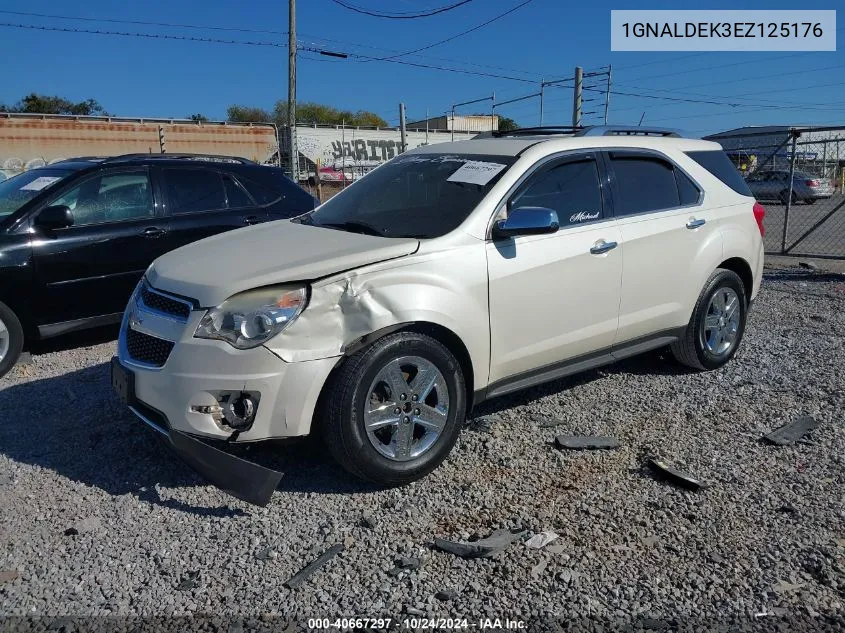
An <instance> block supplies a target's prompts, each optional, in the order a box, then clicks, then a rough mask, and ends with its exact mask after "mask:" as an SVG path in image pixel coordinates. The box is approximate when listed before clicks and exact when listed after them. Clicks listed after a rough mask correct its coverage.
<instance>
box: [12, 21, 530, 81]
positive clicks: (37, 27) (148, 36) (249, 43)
mask: <svg viewBox="0 0 845 633" xmlns="http://www.w3.org/2000/svg"><path fill="white" fill-rule="evenodd" d="M0 27H8V28H16V29H29V30H35V31H57V32H61V33H82V34H87V35H112V36H120V37H138V38H145V39H153V40H179V41H187V42H203V43H211V44H233V45H243V46H265V47H273V48H287V47H288V46H287V44H282V43H279V42H266V41H247V40H224V39H218V38H210V37H192V36H188V35H165V34H159V33H134V32H126V31H104V30H94V29H71V28H65V27H60V26H40V25H36V24H14V23H11V22H0ZM297 48H298V50H301V51H307V52H312V53H325V51H322V50H320V49H319V48H316V47H309V46H298V47H297ZM347 56H348V57H350V58H354V59H362V60H367V61H386V62H389V63H392V64H402V65H404V66H412V67H415V68H429V69H432V70H441V71H444V72H452V73H459V74H464V75H475V76H478V77H492V78H495V79H506V80H508V81H519V82H522V83H529V84H536V83H537V82H536V81H534V80H532V79H525V78H523V77H512V76H509V75H501V74H495V73H486V72H481V71H475V70H468V69H465V68H449V67H446V66H437V65H434V64H423V63H418V62H411V61H408V60H402V59H380V58H378V57H372V56H369V55H361V54H358V53H348V54H347Z"/></svg>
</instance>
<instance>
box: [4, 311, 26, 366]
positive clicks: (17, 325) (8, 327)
mask: <svg viewBox="0 0 845 633" xmlns="http://www.w3.org/2000/svg"><path fill="white" fill-rule="evenodd" d="M22 349H23V328H22V327H21V322H20V321H19V320H18V317H17V316H15V313H14V312H12V310H11V309H10V308H9V306H7V305H6V304H5V303H3V302H2V301H0V378H2V377H3V376H5V375H6V374H7V373H9V370H10V369H11V368H12V367H14V366H15V363H17V362H18V358H20V355H21V350H22Z"/></svg>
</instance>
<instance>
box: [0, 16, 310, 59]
mask: <svg viewBox="0 0 845 633" xmlns="http://www.w3.org/2000/svg"><path fill="white" fill-rule="evenodd" d="M0 26H5V27H9V28H15V29H29V30H33V31H58V32H61V33H86V34H89V35H119V36H121V37H142V38H147V39H153V40H182V41H186V42H204V43H208V44H242V45H244V46H271V47H274V48H287V47H288V46H287V44H280V43H279V42H259V41H245V40H223V39H218V38H213V37H192V36H190V35H165V34H163V33H130V32H124V31H102V30H94V29H70V28H65V27H61V26H40V25H38V24H14V23H11V22H0ZM314 52H319V51H318V50H315V51H314Z"/></svg>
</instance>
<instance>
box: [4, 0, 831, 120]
mask: <svg viewBox="0 0 845 633" xmlns="http://www.w3.org/2000/svg"><path fill="white" fill-rule="evenodd" d="M524 1H525V0H472V1H470V2H467V3H466V4H464V5H463V6H460V7H458V8H456V9H454V10H451V11H447V12H444V13H441V14H439V15H435V16H432V17H428V18H422V19H412V20H392V19H384V18H378V17H372V16H368V15H362V14H358V13H355V12H353V11H350V10H349V9H347V8H344V7H342V6H340V5H338V4H337V3H336V2H334V1H333V0H298V3H297V35H298V42H299V44H300V46H304V47H307V48H316V49H320V50H331V51H338V52H345V53H350V54H354V55H357V56H358V57H350V58H348V59H336V58H329V57H325V56H321V55H318V54H316V53H314V52H308V51H300V52H299V53H298V64H297V67H298V71H297V74H298V82H297V91H298V100H299V101H316V102H319V103H325V104H327V105H332V106H335V107H338V108H342V109H349V110H370V111H373V112H376V113H378V114H379V115H381V116H382V117H383V118H385V119H386V120H387V121H388V123H390V124H391V125H395V124H397V123H398V104H399V102H400V101H401V102H404V103H405V104H406V111H407V116H408V121H415V120H419V119H423V118H425V117H426V113H428V114H429V115H430V116H437V115H441V114H443V113H444V112H446V111H447V110H450V109H451V107H452V105H453V104H455V103H459V102H463V101H470V100H474V99H481V98H485V97H489V96H491V95H493V94H495V98H496V101H498V102H501V101H505V100H509V99H514V98H517V97H521V96H523V95H530V94H532V93H537V92H539V86H540V81H541V80H543V79H545V80H546V81H549V80H552V79H559V78H567V77H571V76H572V74H573V69H574V67H575V66H581V67H583V68H584V69H585V72H587V73H590V72H601V71H602V70H604V69H605V68H606V67H607V66H609V65H612V68H613V72H612V85H611V96H610V105H609V111H608V122H609V123H611V124H636V123H638V122H639V121H640V119H641V117H642V121H643V123H642V124H643V125H659V126H667V127H673V128H680V129H683V130H684V131H686V132H688V133H690V134H696V135H703V134H708V133H713V132H717V131H721V130H727V129H732V128H736V127H740V126H744V125H774V124H792V125H798V124H830V125H833V124H845V53H843V52H842V47H843V46H845V44H840V45H839V46H840V50H839V51H837V52H805V53H789V52H767V53H668V52H666V53H659V52H636V53H628V52H611V51H610V10H611V8H613V9H672V8H675V9H677V8H680V6H681V5H679V3H678V2H639V3H633V2H624V1H623V0H615V1H612V2H611V1H608V0H592V1H590V2H578V3H574V2H565V1H563V0H529V1H528V2H527V4H525V5H524V6H521V7H520V8H518V9H516V10H515V11H513V12H512V13H510V14H508V15H506V16H505V17H502V18H501V19H498V20H495V21H493V22H491V23H490V24H488V25H486V26H483V27H481V28H478V29H477V30H475V31H473V32H471V33H467V34H466V35H463V36H460V37H457V38H455V39H453V40H452V41H449V42H446V43H444V44H441V45H439V46H434V47H432V48H430V49H428V50H425V51H423V52H421V53H418V54H414V55H406V56H402V57H399V58H397V60H396V61H378V58H384V57H388V56H392V55H396V54H397V53H402V52H406V51H410V50H414V49H418V48H421V47H423V46H428V45H430V44H433V43H435V42H438V41H440V40H443V39H446V38H450V37H452V36H454V35H456V34H458V33H461V32H463V31H466V30H468V29H470V28H472V27H474V26H477V25H480V24H482V23H483V22H486V21H488V20H490V19H492V18H494V17H496V16H497V15H499V14H501V13H504V12H506V11H508V10H509V9H512V8H514V7H516V6H518V5H520V4H522V3H523V2H524ZM344 2H346V3H351V4H354V5H356V6H359V7H364V8H366V9H370V10H372V11H376V12H380V11H381V12H383V11H393V12H399V11H415V10H423V9H429V8H437V7H442V6H445V5H448V4H453V3H454V2H453V1H452V0H344ZM837 4H838V2H836V1H835V0H827V1H822V0H802V2H801V3H800V7H799V3H796V2H794V0H792V1H787V0H763V1H746V2H743V3H742V4H741V6H738V5H737V3H736V2H699V3H697V5H696V6H695V8H699V9H700V8H706V9H737V8H743V9H796V8H801V9H834V8H836V6H837ZM200 6H201V9H198V7H200ZM690 8H692V6H691V5H690ZM14 12H24V13H29V14H32V13H39V14H45V15H51V16H66V17H65V18H61V19H60V18H58V17H41V16H35V15H20V14H15V13H14ZM67 18H77V19H67ZM78 18H85V19H84V20H82V19H78ZM126 21H134V22H139V21H140V22H156V23H162V24H169V25H171V24H179V25H182V26H156V25H150V24H135V23H126ZM840 22H841V23H842V24H841V25H838V35H839V39H840V40H845V17H843V19H840ZM0 23H2V24H17V25H27V26H39V27H48V28H49V29H55V28H63V29H77V30H79V29H87V30H101V31H121V32H130V33H136V34H138V33H143V34H147V35H167V36H170V37H175V38H186V37H193V38H212V39H222V40H238V41H252V42H263V43H271V44H276V45H275V46H257V45H246V44H224V43H221V42H196V41H188V40H180V39H165V38H161V37H159V38H150V37H134V36H133V37H124V36H117V35H97V34H92V33H68V32H58V31H55V30H35V29H29V28H26V29H25V28H15V27H10V26H0V59H2V60H3V61H2V65H1V66H0V69H1V70H0V77H2V81H0V102H5V103H10V102H12V103H13V102H15V101H17V100H18V99H20V98H21V97H23V96H24V95H26V94H28V93H30V92H38V93H42V94H50V95H60V96H62V97H66V98H68V99H72V100H75V101H76V100H82V99H87V98H89V97H92V98H94V99H96V100H97V101H99V102H100V103H101V104H102V105H103V107H105V108H106V110H107V111H109V112H110V113H112V114H115V115H119V116H137V117H168V118H170V117H173V118H183V117H186V116H188V115H190V114H193V113H202V114H203V115H205V116H207V117H209V118H211V119H215V120H217V119H221V120H222V119H225V116H226V108H227V107H228V106H229V105H232V104H242V105H250V106H259V107H264V108H267V109H271V108H272V106H273V104H274V103H275V102H276V100H279V99H286V98H287V57H288V51H287V49H286V48H285V44H286V42H287V35H286V32H287V24H288V11H287V2H286V1H284V0H275V1H274V2H251V3H245V4H240V3H233V2H232V1H231V0H227V1H225V2H224V1H223V0H203V2H202V3H199V2H196V1H194V2H189V1H188V0H166V1H165V0H145V1H144V2H139V1H137V0H128V1H126V2H115V1H114V0H87V1H86V2H84V3H68V2H58V1H53V2H50V1H48V0H0ZM186 25H189V26H191V27H202V28H188V26H186ZM235 29H240V30H235ZM361 56H367V57H371V58H376V60H367V59H362V57H361ZM397 61H402V62H410V63H411V64H417V65H416V66H414V65H410V64H408V63H397ZM420 65H427V66H437V67H439V68H423V67H420ZM444 68H449V69H452V70H443V69H444ZM570 85H571V82H570V83H568V84H567V83H564V84H563V85H562V86H561V87H547V88H546V90H545V98H544V109H545V114H544V123H545V124H546V125H550V124H569V123H571V112H572V91H571V88H569V87H568V86H570ZM585 86H587V87H588V88H590V91H588V92H585V98H589V99H594V100H593V101H586V102H585V103H584V111H585V112H586V113H591V112H592V113H593V114H585V116H584V120H583V123H584V124H591V123H601V122H602V121H603V119H604V99H605V94H604V92H603V91H604V89H605V88H606V79H605V77H603V76H595V77H591V78H588V79H587V80H586V82H585ZM708 102H710V103H708ZM491 103H492V101H491V100H490V99H488V100H486V101H484V102H480V103H478V104H471V105H467V106H462V107H459V108H458V109H457V112H458V113H464V114H469V113H473V112H489V111H490V105H491ZM496 112H497V113H499V114H502V115H504V116H509V117H511V118H513V119H515V120H516V121H517V122H518V123H519V124H521V125H523V126H527V125H538V124H539V122H540V121H539V112H540V103H539V98H538V97H532V98H530V99H526V100H524V101H519V102H516V103H512V104H508V105H503V106H501V107H499V108H497V109H496Z"/></svg>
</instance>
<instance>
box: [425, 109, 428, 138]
mask: <svg viewBox="0 0 845 633" xmlns="http://www.w3.org/2000/svg"><path fill="white" fill-rule="evenodd" d="M425 144H426V145H428V108H426V109H425Z"/></svg>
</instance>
